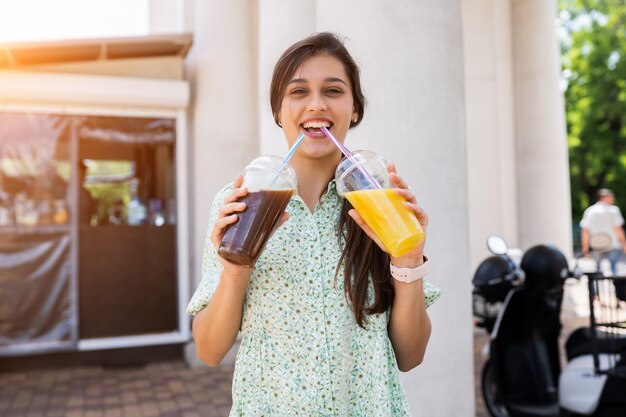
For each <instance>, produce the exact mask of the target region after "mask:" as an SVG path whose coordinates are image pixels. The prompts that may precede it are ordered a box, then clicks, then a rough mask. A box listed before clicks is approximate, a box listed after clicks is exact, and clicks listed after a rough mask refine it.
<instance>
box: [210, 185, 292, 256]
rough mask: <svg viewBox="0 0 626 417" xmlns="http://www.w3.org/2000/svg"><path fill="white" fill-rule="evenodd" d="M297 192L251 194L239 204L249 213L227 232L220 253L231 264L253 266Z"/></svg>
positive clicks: (243, 214) (240, 215)
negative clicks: (243, 205)
mask: <svg viewBox="0 0 626 417" xmlns="http://www.w3.org/2000/svg"><path fill="white" fill-rule="evenodd" d="M294 192H295V190H261V191H253V192H250V193H248V195H246V196H245V197H244V198H242V199H240V200H239V201H241V202H243V203H246V210H245V211H243V212H241V213H237V216H238V217H239V220H237V222H236V223H234V224H232V225H231V226H229V227H228V228H227V229H226V233H224V237H223V238H222V243H221V244H220V248H219V250H218V251H217V252H218V253H219V254H220V256H221V257H222V258H224V259H226V260H227V261H229V262H232V263H234V264H237V265H242V266H249V267H251V266H253V265H254V263H255V262H256V260H257V258H258V257H259V255H260V254H261V251H262V250H263V247H264V246H265V243H266V242H267V239H268V238H269V237H270V235H271V234H272V232H273V231H274V228H275V227H276V225H277V224H278V221H279V220H280V217H281V215H282V214H283V213H284V212H285V209H286V208H287V204H289V200H290V199H291V196H292V195H293V194H294Z"/></svg>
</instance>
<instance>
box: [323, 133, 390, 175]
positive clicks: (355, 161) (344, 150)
mask: <svg viewBox="0 0 626 417" xmlns="http://www.w3.org/2000/svg"><path fill="white" fill-rule="evenodd" d="M321 130H322V132H324V134H325V135H326V137H327V138H328V139H330V140H331V141H332V142H333V143H334V144H335V146H337V147H338V148H339V150H340V151H341V152H342V153H343V154H344V155H345V156H346V158H348V159H349V160H350V161H352V163H353V164H354V165H355V166H356V167H357V169H358V170H359V171H361V173H362V174H363V175H364V176H365V178H367V179H368V180H369V181H370V182H371V183H372V185H373V186H374V187H375V188H383V187H381V186H380V184H379V183H378V181H376V178H374V177H372V175H371V174H370V173H369V172H367V171H366V170H364V169H363V167H362V166H361V165H360V164H359V162H358V161H357V160H356V158H355V157H354V155H352V152H350V151H349V150H348V148H346V147H345V146H343V144H342V143H341V142H339V141H338V140H337V138H336V137H334V136H333V134H332V133H330V130H328V129H327V128H326V127H325V126H322V127H321Z"/></svg>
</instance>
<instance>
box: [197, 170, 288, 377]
mask: <svg viewBox="0 0 626 417" xmlns="http://www.w3.org/2000/svg"><path fill="white" fill-rule="evenodd" d="M242 185H243V177H242V176H241V175H240V176H238V177H237V179H236V180H235V181H234V183H233V189H232V192H231V193H230V194H229V195H227V196H226V197H225V198H224V202H223V203H222V207H221V208H220V209H219V211H218V212H217V216H214V215H212V218H215V223H214V225H213V230H212V231H211V234H210V243H208V245H211V244H212V245H213V248H211V247H210V246H209V247H207V249H206V250H214V251H215V252H217V250H218V248H219V246H220V243H221V242H222V238H223V237H224V233H225V232H226V229H227V228H228V226H230V225H231V224H233V223H235V222H236V221H237V213H239V212H242V211H244V210H245V209H246V204H245V203H242V202H240V201H239V199H241V198H242V197H245V196H246V195H247V194H248V190H247V189H246V188H242ZM288 218H289V214H287V213H284V214H283V216H282V218H281V220H280V221H279V226H280V225H282V224H283V223H284V222H285V221H287V219H288ZM212 255H215V256H217V257H218V259H219V262H220V264H221V273H220V277H219V283H218V284H217V287H216V288H215V291H214V292H213V294H212V295H211V299H210V300H209V302H208V304H207V306H206V307H204V308H203V309H202V310H200V312H198V313H197V314H196V317H195V318H194V320H193V324H192V333H193V338H194V340H195V342H196V356H197V357H198V359H200V360H201V361H203V362H206V363H207V364H208V365H210V366H217V365H219V364H220V362H221V361H222V359H224V356H226V354H227V353H228V351H229V350H230V348H231V347H232V346H233V344H234V343H235V339H236V338H237V333H238V332H239V328H240V327H241V319H242V315H243V303H244V300H245V295H246V289H247V288H248V283H249V282H250V278H251V276H252V270H253V269H252V268H248V267H244V266H239V265H235V264H233V263H230V262H228V261H226V260H225V259H223V258H222V257H219V256H218V255H217V254H216V253H212ZM215 268H217V265H216V266H215Z"/></svg>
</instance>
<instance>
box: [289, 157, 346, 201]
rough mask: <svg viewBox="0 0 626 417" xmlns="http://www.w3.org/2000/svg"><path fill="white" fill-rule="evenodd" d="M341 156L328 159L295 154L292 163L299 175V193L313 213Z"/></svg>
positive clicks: (333, 174)
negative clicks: (301, 156)
mask: <svg viewBox="0 0 626 417" xmlns="http://www.w3.org/2000/svg"><path fill="white" fill-rule="evenodd" d="M339 161H340V157H338V158H336V159H335V158H326V159H323V160H322V159H305V158H298V157H296V156H295V155H294V157H293V158H292V160H291V165H292V167H293V169H294V171H295V172H296V176H297V177H298V195H299V196H300V198H302V201H304V204H306V205H307V207H308V208H309V210H310V211H311V213H313V211H314V210H315V206H317V203H318V201H319V199H320V197H321V196H322V194H323V193H324V192H325V191H326V189H327V187H328V183H329V182H330V181H331V180H332V179H333V177H334V176H335V169H336V168H337V164H339Z"/></svg>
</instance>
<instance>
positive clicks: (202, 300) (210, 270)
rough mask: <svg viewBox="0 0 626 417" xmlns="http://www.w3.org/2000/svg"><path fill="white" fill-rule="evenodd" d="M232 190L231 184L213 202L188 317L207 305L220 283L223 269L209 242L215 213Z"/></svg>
mask: <svg viewBox="0 0 626 417" xmlns="http://www.w3.org/2000/svg"><path fill="white" fill-rule="evenodd" d="M232 188H233V187H232V184H229V185H227V186H226V187H224V188H223V189H222V190H221V191H220V192H219V193H217V196H216V197H215V199H214V200H213V206H212V208H211V215H210V216H209V225H208V228H207V232H206V238H205V240H204V250H203V252H202V280H201V281H200V285H198V288H196V292H195V293H194V294H193V296H192V297H191V300H190V301H189V304H188V305H187V314H189V315H190V316H192V315H196V314H198V312H200V310H202V309H203V308H204V307H206V306H207V305H208V304H209V301H211V297H213V293H214V292H215V289H216V288H217V284H219V282H220V274H221V273H222V269H223V267H222V264H221V263H220V261H219V259H218V254H217V251H216V250H215V247H214V246H213V243H212V242H211V232H212V231H213V224H215V221H216V220H217V213H218V212H219V210H220V208H222V206H223V205H224V199H225V198H226V195H228V194H229V193H230V191H231V190H232Z"/></svg>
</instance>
